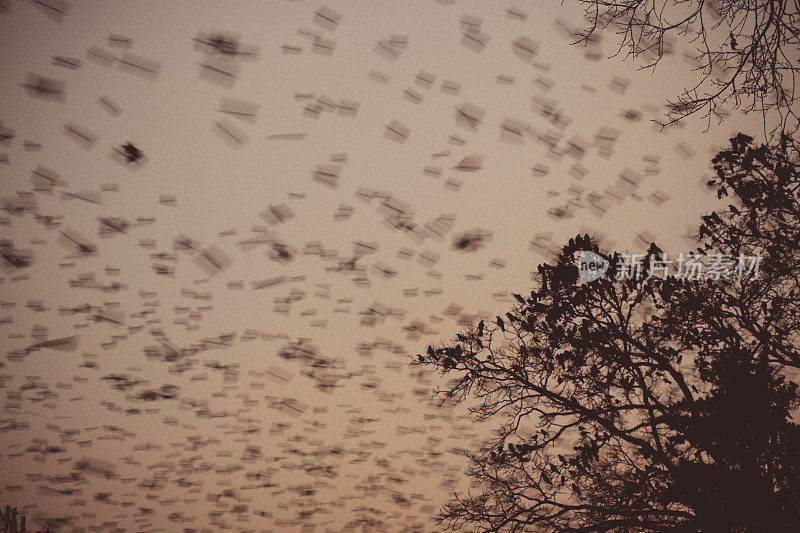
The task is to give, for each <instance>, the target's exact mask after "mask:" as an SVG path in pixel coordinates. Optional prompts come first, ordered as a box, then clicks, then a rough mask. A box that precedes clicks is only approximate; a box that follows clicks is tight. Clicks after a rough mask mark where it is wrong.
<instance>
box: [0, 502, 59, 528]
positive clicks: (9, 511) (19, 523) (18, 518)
mask: <svg viewBox="0 0 800 533" xmlns="http://www.w3.org/2000/svg"><path fill="white" fill-rule="evenodd" d="M0 532H2V533H32V532H31V530H30V529H26V526H25V516H24V515H19V514H17V508H16V507H11V506H10V505H6V510H5V512H3V511H2V510H0ZM36 532H37V533H53V530H52V529H48V528H46V527H45V528H42V529H37V530H36Z"/></svg>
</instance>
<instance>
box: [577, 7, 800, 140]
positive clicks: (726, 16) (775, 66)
mask: <svg viewBox="0 0 800 533" xmlns="http://www.w3.org/2000/svg"><path fill="white" fill-rule="evenodd" d="M579 1H580V2H581V3H582V4H583V5H584V8H585V13H586V17H587V20H588V25H587V27H586V28H585V29H584V30H583V31H581V32H580V33H579V34H578V35H577V37H578V42H583V43H586V42H589V40H590V39H592V38H593V36H594V34H595V33H596V32H597V31H598V30H600V29H612V30H614V31H616V33H617V35H618V36H619V49H618V51H617V54H619V53H621V52H623V51H627V56H631V57H633V58H641V59H643V60H644V61H645V65H644V66H643V67H642V68H654V67H655V66H656V65H657V64H658V62H659V61H660V60H661V59H662V57H663V56H664V55H665V54H666V53H669V51H670V50H671V49H672V47H673V43H674V42H675V41H676V40H677V38H682V39H684V40H685V41H688V42H689V43H691V44H692V45H693V46H694V47H695V52H696V54H695V57H694V61H695V67H694V69H695V71H696V72H698V74H699V80H698V81H697V83H696V84H695V85H693V86H689V87H686V88H685V89H684V91H683V93H682V94H680V95H679V96H678V97H677V98H675V99H674V100H671V101H670V102H669V104H668V108H669V111H668V113H667V115H666V118H665V120H664V121H661V122H659V124H661V125H662V126H666V125H670V124H674V123H676V122H677V121H679V120H681V119H683V118H685V117H687V116H689V115H694V114H698V113H699V114H702V115H703V116H704V117H706V118H708V120H709V123H710V121H711V120H712V118H717V119H720V120H721V119H722V113H721V110H722V109H723V107H724V105H725V104H731V105H732V106H733V107H735V108H739V109H742V110H743V111H744V112H750V111H756V112H760V113H762V114H763V116H764V126H765V130H766V129H767V127H768V126H767V115H768V114H769V113H770V112H772V111H775V112H777V115H778V116H779V117H780V123H779V125H778V126H777V127H776V128H774V129H773V132H775V131H796V130H797V127H798V110H797V109H796V107H795V105H796V104H797V102H798V96H799V95H798V92H797V91H798V87H796V84H797V82H798V81H799V80H798V72H800V2H798V0H579Z"/></svg>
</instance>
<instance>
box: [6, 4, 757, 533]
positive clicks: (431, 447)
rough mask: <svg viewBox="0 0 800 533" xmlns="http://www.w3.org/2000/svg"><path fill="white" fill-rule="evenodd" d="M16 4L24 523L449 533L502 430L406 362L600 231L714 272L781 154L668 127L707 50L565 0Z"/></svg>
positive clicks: (14, 219)
mask: <svg viewBox="0 0 800 533" xmlns="http://www.w3.org/2000/svg"><path fill="white" fill-rule="evenodd" d="M2 5H3V6H5V7H6V8H7V11H6V12H4V13H0V72H2V76H0V125H2V128H1V129H2V131H3V132H4V133H8V132H12V133H13V136H9V138H7V139H5V140H3V141H2V142H0V155H3V158H4V159H6V162H5V163H3V164H0V172H2V179H1V181H0V188H1V190H0V192H1V193H2V194H1V195H0V197H2V201H3V209H4V211H3V212H2V213H0V217H2V218H0V221H2V225H0V235H1V236H2V237H0V238H2V239H3V240H5V241H11V243H12V244H13V247H14V248H15V249H19V250H30V252H31V255H32V258H33V259H32V264H31V265H30V266H29V267H26V268H21V269H19V268H14V267H12V266H10V265H9V264H7V263H8V262H5V263H6V264H4V265H3V270H2V271H1V272H0V303H2V307H1V308H0V318H2V323H0V338H2V339H3V341H2V347H3V358H2V359H0V389H2V391H0V397H1V398H0V402H2V409H1V410H0V428H2V429H1V430H0V464H1V465H2V468H0V495H1V496H2V498H0V505H6V504H8V505H14V506H17V507H18V508H19V509H20V510H21V511H23V512H25V513H26V514H27V515H28V516H29V520H31V521H32V522H33V523H34V524H36V525H45V524H49V525H50V527H55V526H59V525H60V526H61V530H63V531H99V530H103V531H109V530H114V529H115V528H119V530H121V531H159V530H160V531H201V530H203V529H204V528H206V530H209V531H216V530H219V529H222V528H226V529H230V530H235V531H245V530H247V531H295V530H297V531H301V530H303V531H339V530H354V529H360V528H362V527H363V528H364V529H365V530H375V531H381V530H385V531H401V530H404V529H406V530H410V531H435V530H436V526H435V525H434V523H433V522H432V520H431V517H432V515H433V514H434V513H435V511H436V510H438V509H439V507H440V506H441V505H442V504H443V503H444V502H445V501H446V500H447V499H448V498H450V497H451V496H452V494H453V491H455V490H459V491H460V490H466V489H468V483H467V481H466V479H465V477H464V476H463V470H464V467H465V465H466V460H465V458H464V457H463V452H464V451H469V450H470V449H471V448H474V447H475V446H477V444H478V443H479V442H480V441H481V438H482V436H485V435H487V433H486V432H487V431H491V427H492V425H491V424H489V425H480V426H478V425H475V426H474V425H473V424H472V422H471V419H470V417H469V413H468V412H467V411H466V409H464V408H457V409H453V408H450V407H437V406H436V405H435V404H434V402H433V398H432V396H431V394H430V392H431V390H432V389H433V388H434V387H435V386H436V383H437V377H436V376H435V375H429V374H426V373H424V372H420V369H419V368H418V367H411V366H409V362H410V361H411V358H412V356H413V354H415V353H418V352H420V351H421V350H424V349H425V348H426V347H427V346H428V345H429V344H433V345H435V344H437V343H439V342H441V341H444V340H447V339H449V338H450V337H452V336H453V335H455V333H456V332H457V331H459V329H460V328H462V327H464V325H465V324H468V323H470V321H475V320H476V317H483V316H487V317H489V316H493V315H494V314H496V313H501V312H505V310H506V309H507V308H508V307H509V306H510V305H511V300H512V299H511V298H510V295H511V293H514V292H516V293H527V292H528V291H530V288H531V285H530V283H531V281H530V278H531V272H532V271H535V268H536V265H537V264H539V263H540V262H542V261H544V260H545V259H546V257H547V249H554V248H555V247H558V246H560V245H562V244H563V243H564V242H565V241H566V239H568V238H569V237H571V236H574V235H575V234H577V233H579V232H580V233H590V234H591V235H593V236H594V237H596V238H597V240H598V241H599V242H601V244H602V245H603V246H604V247H605V248H606V249H612V248H615V249H618V250H628V251H631V252H635V253H641V252H644V251H645V250H646V247H647V245H648V244H649V243H650V242H651V241H652V240H656V242H658V243H659V244H661V245H662V248H664V249H665V250H668V251H670V252H673V253H679V252H688V251H692V249H693V246H692V245H691V243H689V242H686V241H685V240H683V239H682V236H684V235H686V234H687V232H688V231H691V229H692V227H693V226H695V225H696V222H697V221H698V220H699V215H700V214H702V213H706V212H708V211H710V210H711V209H713V208H714V207H715V206H717V205H719V204H717V203H716V200H715V198H714V197H713V196H712V195H710V194H709V193H708V191H707V190H706V188H705V187H704V183H705V181H706V180H705V179H704V177H705V176H706V175H707V174H708V172H709V170H708V168H709V161H710V158H711V157H712V156H713V154H714V153H715V151H716V150H717V149H718V148H719V147H721V146H723V145H724V144H725V143H727V139H728V138H730V137H731V136H733V135H734V134H735V133H737V132H739V131H744V132H748V133H750V134H751V135H754V136H756V137H758V136H759V132H760V131H761V129H762V125H761V120H760V119H761V117H754V116H748V117H744V116H740V115H739V114H738V113H737V112H736V111H735V110H734V111H732V112H731V115H730V117H729V118H728V119H727V120H726V121H724V122H723V123H722V124H717V123H716V122H712V123H711V125H710V127H709V125H708V123H707V122H706V121H705V120H703V119H701V118H691V119H688V120H686V121H684V122H682V123H681V124H680V125H679V127H673V128H670V129H667V130H660V129H659V128H658V127H656V126H654V124H653V123H652V122H651V120H652V119H654V118H662V116H663V112H664V103H665V102H666V99H667V98H668V97H671V96H675V95H677V94H678V93H679V92H680V90H681V89H682V88H683V87H684V86H686V85H688V84H691V83H692V81H693V80H695V78H694V73H693V72H692V71H691V65H690V63H689V61H688V60H687V59H686V58H685V57H684V52H689V53H690V52H691V51H692V50H691V48H690V47H689V45H687V44H686V43H681V42H677V43H675V50H674V53H673V54H672V55H670V56H668V57H665V58H664V59H663V62H662V63H661V64H660V65H659V67H658V69H656V70H655V71H654V72H653V71H650V70H646V71H640V70H637V68H638V67H639V66H641V63H636V62H634V61H631V60H628V61H623V58H624V52H623V53H622V54H620V55H618V56H617V57H611V56H613V55H614V53H615V52H616V47H615V46H616V40H615V37H614V35H613V34H604V35H603V39H602V40H600V42H598V43H594V44H593V45H591V46H590V47H583V46H581V45H575V46H571V45H570V42H571V39H570V38H569V37H568V35H567V33H568V31H569V30H568V29H569V28H577V27H579V25H580V24H581V11H580V6H579V5H578V4H577V2H575V1H572V0H567V1H565V2H564V3H563V5H562V3H561V2H559V1H549V0H548V1H537V2H521V1H520V2H515V3H507V2H494V1H477V0H476V1H471V2H468V1H460V0H455V1H452V2H434V1H430V0H428V1H409V2H396V1H350V2H337V1H333V0H326V1H325V2H324V3H323V2H308V1H277V0H276V1H267V0H262V1H254V2H243V1H242V2H239V1H234V2H200V1H197V2H195V1H192V2H177V1H169V2H164V1H127V2H121V1H105V2H90V1H77V0H75V1H71V2H70V3H66V2H61V1H56V0H41V2H40V1H23V0H15V1H8V2H3V3H2ZM48 6H49V7H48ZM509 10H510V11H511V13H509ZM62 11H63V13H61V12H62ZM514 13H518V14H519V15H516V16H515V15H514ZM219 32H223V33H225V32H228V33H230V34H232V35H234V36H235V37H236V38H238V40H239V47H240V50H250V51H251V52H253V53H252V54H251V55H248V56H232V55H227V56H225V57H221V56H223V55H224V54H220V53H219V51H216V52H215V51H214V49H213V48H212V47H211V46H209V45H208V43H207V42H206V44H205V45H204V44H203V43H202V42H199V41H198V39H199V40H200V41H202V40H203V39H206V38H208V37H209V36H211V35H213V34H215V33H219ZM465 34H466V36H465ZM114 36H117V37H122V38H124V39H122V40H119V39H117V40H114ZM515 42H516V43H517V45H515V44H514V43H515ZM480 43H483V44H480ZM520 43H522V44H523V47H522V48H520V46H519V44H520ZM515 46H516V48H515ZM529 49H532V50H534V51H535V53H531V54H529V53H528V50H529ZM97 54H101V55H102V56H104V57H106V58H107V60H101V59H99V58H98V55H97ZM54 56H58V57H61V58H65V59H66V60H67V63H65V62H64V61H61V62H59V61H57V60H54ZM76 60H77V61H76ZM70 62H72V63H74V64H73V65H69V63H70ZM130 63H133V64H134V65H137V64H138V65H140V66H144V67H146V68H147V69H150V70H152V72H150V73H148V72H146V71H145V70H143V69H141V68H138V67H136V66H131V65H130ZM65 65H66V66H65ZM126 65H127V66H126ZM203 65H206V66H203ZM71 67H76V68H71ZM210 67H214V68H215V69H217V70H226V69H227V72H228V74H233V75H232V76H231V75H227V74H223V73H220V72H217V71H216V70H213V69H212V68H210ZM214 72H216V74H213V73H214ZM32 75H33V76H40V77H44V78H51V79H55V80H61V81H62V82H63V87H64V96H63V98H60V99H55V98H47V97H42V96H41V95H37V94H36V93H35V91H33V90H32V89H31V87H27V86H26V84H30V83H31V79H32V78H30V76H32ZM443 86H444V89H443ZM101 98H102V99H103V100H105V102H108V103H110V104H111V105H112V106H113V107H114V108H115V109H116V111H118V112H115V111H113V110H111V109H110V108H109V107H108V105H106V104H103V102H102V101H101ZM231 100H235V101H242V102H244V103H241V102H240V104H239V105H240V108H238V109H245V108H248V106H249V109H252V108H255V109H256V111H255V116H254V117H252V119H250V117H247V116H244V115H241V114H238V115H237V114H232V113H224V112H221V111H220V110H224V109H227V108H226V106H228V105H229V104H230V101H231ZM458 109H461V110H462V112H466V113H467V114H468V115H471V116H475V118H477V121H475V122H474V123H472V124H471V123H470V121H469V120H468V119H464V117H463V116H462V117H461V118H459V114H458V111H457V110H458ZM220 127H221V128H222V129H223V130H227V131H229V132H231V133H233V134H234V135H236V136H239V137H240V139H239V140H240V142H237V141H233V140H232V139H231V137H230V136H228V134H226V133H225V131H222V130H220ZM503 127H506V128H507V129H511V130H515V131H517V134H514V133H509V132H508V131H506V130H504V129H503ZM387 128H392V129H393V130H395V131H397V130H398V129H403V128H405V129H406V130H407V134H406V136H405V139H398V138H397V137H396V135H395V134H392V133H391V130H389V129H387ZM69 130H77V131H78V132H80V133H82V134H83V135H85V136H86V137H87V138H88V139H89V141H88V142H87V141H86V140H85V139H84V140H80V139H78V138H76V136H75V134H74V133H70V132H69ZM387 132H388V133H387ZM289 134H291V135H290V136H288V137H287V135H289ZM282 136H283V137H282ZM126 143H131V144H132V145H134V146H135V147H136V148H138V149H139V150H141V153H142V154H143V156H144V157H143V158H142V159H140V160H138V161H135V162H133V163H126V161H125V158H124V152H122V154H123V155H122V156H121V155H120V150H121V147H122V146H123V145H125V144H126ZM37 173H38V174H46V175H48V176H50V177H51V178H52V177H53V176H54V175H57V176H58V178H55V179H52V180H50V181H51V185H50V186H49V187H43V186H42V184H41V183H42V179H43V178H42V177H41V175H39V176H37ZM620 176H625V177H628V178H629V180H630V181H632V182H634V183H636V184H637V185H635V186H631V185H624V186H622V185H620V184H624V183H630V181H629V182H625V181H624V180H623V181H620V180H621V178H620ZM15 206H17V207H16V208H15ZM20 206H21V207H20ZM271 206H272V207H273V208H274V211H273V215H272V216H269V215H265V212H266V213H270V211H269V210H270V207H271ZM274 213H277V215H275V214H274ZM48 216H52V217H55V218H54V219H52V220H51V221H50V222H51V223H50V224H48V223H47V222H48V220H47V219H46V217H48ZM102 217H116V218H117V219H124V221H126V222H127V225H126V226H125V225H123V226H119V228H118V229H119V231H115V230H108V225H106V226H105V228H106V230H104V231H101V230H100V229H99V228H101V226H102V224H101V223H100V222H99V219H100V218H102ZM279 219H282V220H279ZM112 222H113V221H112ZM119 222H120V220H117V221H116V222H115V223H116V224H118V225H119ZM398 226H401V227H400V228H399V229H398ZM403 227H405V229H403ZM412 227H413V228H414V229H415V231H409V228H412ZM63 234H66V235H67V236H66V237H65V236H64V235H63ZM468 234H471V235H478V242H473V243H472V244H473V245H474V248H475V249H469V248H468V249H466V250H460V249H457V248H456V247H454V242H457V241H458V240H460V239H462V238H463V237H464V236H465V235H468ZM70 237H72V238H73V239H77V240H85V242H86V243H88V244H92V245H94V246H95V247H96V253H94V254H91V255H81V254H80V253H79V251H76V248H75V246H74V243H73V244H70V241H69V238H70ZM183 237H188V238H190V239H191V241H190V242H191V243H193V244H192V246H196V247H197V249H194V248H186V249H179V248H180V247H179V246H178V245H176V239H178V240H179V239H181V238H183ZM198 250H204V251H205V252H206V253H207V254H208V255H209V256H211V258H212V260H213V261H217V262H218V263H219V265H220V266H221V268H216V267H214V266H213V265H210V263H209V261H205V262H204V261H203V260H198V257H199V256H200V255H201V252H200V251H198ZM281 251H284V252H285V253H284V254H283V255H281ZM353 258H356V260H355V261H351V260H352V259H353ZM348 265H349V266H348ZM353 265H355V269H354V268H353ZM157 269H160V271H161V272H162V273H159V272H158V271H157ZM81 280H83V281H81ZM87 280H88V281H87ZM262 282H263V283H262ZM115 284H116V286H115ZM261 285H264V286H263V287H261ZM254 287H256V288H254ZM258 287H260V288H258ZM86 304H88V307H85V308H83V309H80V306H84V305H86ZM72 336H76V338H75V340H74V342H71V343H68V345H67V346H58V345H56V346H52V345H51V346H46V344H47V343H46V342H45V341H47V340H53V339H63V338H67V337H72ZM51 344H52V343H51ZM170 350H174V351H175V353H176V354H177V355H176V356H175V357H173V358H170V357H169V354H170ZM165 386H166V387H165ZM170 386H171V387H170ZM106 474H107V475H106Z"/></svg>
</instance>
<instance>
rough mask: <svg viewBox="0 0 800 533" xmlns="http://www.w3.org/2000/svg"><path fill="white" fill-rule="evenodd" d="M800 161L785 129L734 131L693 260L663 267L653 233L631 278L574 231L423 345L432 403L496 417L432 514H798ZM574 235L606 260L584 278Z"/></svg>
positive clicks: (567, 524)
mask: <svg viewBox="0 0 800 533" xmlns="http://www.w3.org/2000/svg"><path fill="white" fill-rule="evenodd" d="M799 160H800V158H798V150H797V146H796V145H795V144H793V143H792V141H791V140H790V139H788V138H786V137H784V138H783V139H782V140H781V141H780V142H778V143H773V144H771V145H765V146H754V145H753V142H752V139H751V138H749V137H747V136H744V135H739V136H737V137H736V138H734V139H731V148H730V149H728V150H725V151H723V152H720V154H719V155H718V156H717V157H716V158H715V159H714V164H715V168H716V169H717V178H716V179H715V180H713V182H710V184H709V185H710V186H714V187H716V188H717V190H718V191H719V195H720V197H723V196H725V195H728V194H732V195H733V198H734V203H732V204H731V205H730V206H728V207H727V208H726V210H724V211H720V212H715V213H712V214H711V215H707V216H705V217H703V223H702V225H701V226H700V230H699V235H698V238H699V246H698V250H697V251H698V255H699V252H703V253H704V254H705V255H704V256H703V261H704V262H703V261H700V264H701V265H702V266H703V267H704V270H696V271H694V274H695V275H693V276H686V273H687V271H686V270H684V272H683V273H679V272H674V273H671V272H669V271H666V272H665V270H664V269H663V268H659V266H661V267H663V266H664V265H665V264H666V263H667V262H668V259H667V257H666V255H665V254H664V253H663V252H662V251H661V250H659V248H658V247H657V246H656V245H654V244H653V245H651V247H650V249H649V250H648V253H647V254H646V256H645V257H643V260H642V261H641V275H640V276H627V275H626V274H627V273H628V272H629V271H628V264H627V263H626V262H625V261H623V259H624V257H623V255H622V254H605V253H603V252H602V251H601V250H600V249H599V248H598V246H597V245H596V244H594V243H593V242H592V240H591V239H590V238H589V236H588V235H587V236H578V237H576V238H574V239H571V240H570V241H569V243H568V244H567V245H566V246H564V247H563V249H562V251H561V253H560V255H559V257H558V258H557V259H556V260H555V261H554V262H553V264H543V265H540V266H539V267H538V274H537V276H536V281H535V288H534V290H533V291H531V293H530V295H529V296H528V297H523V296H521V295H515V297H516V299H517V303H516V304H515V305H514V306H513V308H512V309H511V310H510V311H509V312H508V313H506V314H505V315H504V316H498V317H497V318H496V319H495V320H494V321H493V322H488V323H487V322H484V321H481V322H479V323H478V324H477V325H475V326H474V327H470V328H468V329H467V330H466V331H464V332H463V333H459V334H458V335H457V337H456V339H455V340H454V341H453V342H450V343H447V344H445V345H443V346H441V347H439V348H434V347H429V348H428V350H427V353H425V354H422V355H419V356H418V361H417V364H422V365H429V366H433V367H435V368H436V369H438V370H440V371H441V372H442V373H443V374H445V375H446V376H448V377H450V378H452V379H451V380H450V381H448V384H447V385H446V387H445V388H443V389H441V390H439V391H438V392H439V394H440V398H441V401H442V402H456V403H458V402H464V403H465V404H467V405H469V406H470V409H471V411H472V412H473V413H474V415H475V417H476V419H477V420H479V421H497V422H498V428H497V431H496V433H495V434H494V435H493V436H492V437H491V438H490V439H489V441H488V442H487V443H486V444H485V445H484V446H483V447H482V448H481V449H479V450H476V451H474V452H472V453H471V454H470V455H469V458H470V461H471V466H470V470H469V475H470V477H471V478H472V480H473V482H474V484H475V489H476V490H477V491H478V492H477V493H475V494H473V493H470V494H467V495H456V497H455V498H454V499H453V500H452V501H451V502H449V503H448V504H447V505H446V506H445V507H444V508H443V509H442V510H441V511H440V514H439V519H440V520H441V521H442V522H443V523H444V524H445V525H446V526H447V527H449V528H450V529H453V530H456V529H460V528H462V527H466V528H467V529H469V530H476V531H534V530H537V529H542V530H546V531H569V532H583V531H587V532H588V531H631V532H633V531H636V532H640V531H659V532H660V531H686V532H689V531H691V532H696V531H704V532H706V531H797V530H798V528H800V428H799V427H798V426H797V425H796V424H795V423H794V422H793V421H792V419H791V414H792V411H793V410H794V409H795V408H796V407H797V406H798V405H800V396H798V392H797V387H796V384H795V382H794V381H793V379H796V378H797V369H799V368H800V353H798V351H797V346H798V344H797V342H796V335H797V334H796V333H795V332H796V331H797V321H798V320H800V312H798V306H797V304H798V298H800V289H799V288H798V281H797V280H798V274H800V272H798V265H800V262H798V261H797V259H798V257H797V256H798V254H800V246H798V242H797V240H798V239H800V224H799V223H800V218H798V215H800V211H799V210H800V205H798V199H797V189H798V187H800V163H798V161H799ZM584 250H591V251H593V252H594V253H596V254H598V255H600V256H601V257H603V258H604V259H605V260H606V261H608V264H609V266H610V268H609V269H608V270H607V272H606V273H605V275H604V276H602V277H601V278H599V279H597V280H595V281H590V282H584V281H581V278H580V276H579V269H578V267H577V266H576V264H575V262H576V261H575V260H576V257H578V254H579V253H580V252H582V251H584ZM714 251H715V253H713V254H712V252H714ZM755 254H760V262H759V263H758V269H757V270H755V269H749V270H748V271H747V272H744V269H741V270H738V271H737V268H738V267H739V266H741V263H740V262H737V261H735V260H734V259H735V258H741V257H744V256H745V255H747V256H751V255H752V256H755ZM726 257H727V258H729V259H730V262H731V266H732V268H731V269H730V271H727V272H726V271H724V270H722V269H720V268H718V267H719V264H720V263H719V261H720V258H726ZM707 258H713V259H707ZM715 265H716V267H717V268H715ZM684 266H685V265H684ZM745 273H746V274H747V275H742V274H745ZM689 277H693V278H694V279H689Z"/></svg>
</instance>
